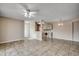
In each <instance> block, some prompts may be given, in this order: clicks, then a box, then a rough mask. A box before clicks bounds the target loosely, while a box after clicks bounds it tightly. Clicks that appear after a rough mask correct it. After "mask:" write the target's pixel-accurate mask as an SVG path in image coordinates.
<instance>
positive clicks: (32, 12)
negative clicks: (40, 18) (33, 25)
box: [21, 4, 39, 18]
mask: <svg viewBox="0 0 79 59" xmlns="http://www.w3.org/2000/svg"><path fill="white" fill-rule="evenodd" d="M21 6H22V7H23V11H24V16H25V17H28V18H31V17H35V16H36V14H37V12H38V11H39V10H38V9H30V8H29V5H28V4H27V5H26V4H21Z"/></svg>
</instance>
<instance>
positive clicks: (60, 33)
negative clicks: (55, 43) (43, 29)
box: [53, 22, 72, 40]
mask: <svg viewBox="0 0 79 59" xmlns="http://www.w3.org/2000/svg"><path fill="white" fill-rule="evenodd" d="M57 24H58V23H56V22H55V23H53V37H54V38H58V39H64V40H72V23H71V22H65V23H64V25H63V26H62V27H60V26H58V25H57Z"/></svg>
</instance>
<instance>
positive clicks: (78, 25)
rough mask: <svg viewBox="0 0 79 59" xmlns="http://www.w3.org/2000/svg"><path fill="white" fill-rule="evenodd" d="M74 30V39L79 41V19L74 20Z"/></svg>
mask: <svg viewBox="0 0 79 59" xmlns="http://www.w3.org/2000/svg"><path fill="white" fill-rule="evenodd" d="M73 30H74V32H73V36H74V37H73V38H74V39H73V41H77V42H79V21H77V22H74V28H73Z"/></svg>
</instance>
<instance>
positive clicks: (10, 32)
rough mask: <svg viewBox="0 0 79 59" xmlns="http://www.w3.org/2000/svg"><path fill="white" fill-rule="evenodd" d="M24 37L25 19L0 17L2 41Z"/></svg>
mask: <svg viewBox="0 0 79 59" xmlns="http://www.w3.org/2000/svg"><path fill="white" fill-rule="evenodd" d="M23 37H24V21H20V20H14V19H9V18H0V43H5V42H11V41H16V40H21V39H22V38H23Z"/></svg>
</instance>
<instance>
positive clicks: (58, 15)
mask: <svg viewBox="0 0 79 59" xmlns="http://www.w3.org/2000/svg"><path fill="white" fill-rule="evenodd" d="M22 5H24V7H23V6H22ZM27 8H29V9H31V10H37V9H38V10H39V12H37V14H36V17H32V18H27V17H25V16H24V9H27ZM0 16H5V17H10V18H16V19H19V20H48V21H49V20H52V21H56V20H59V19H62V20H69V19H72V18H75V17H78V16H79V4H78V3H69V4H68V3H63V4H62V3H25V4H21V3H0Z"/></svg>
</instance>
